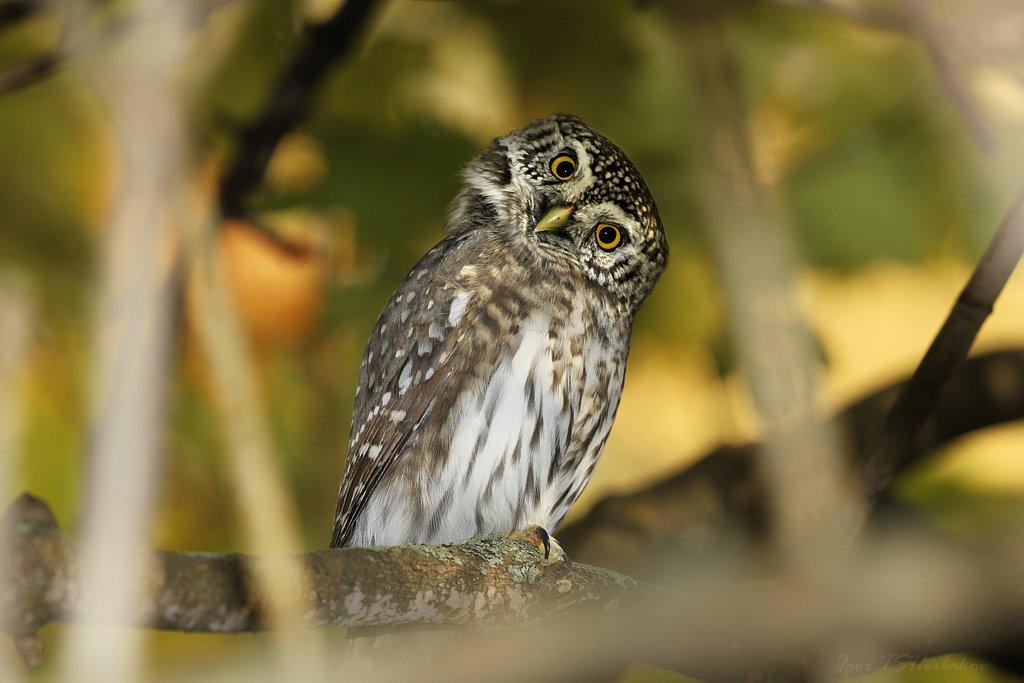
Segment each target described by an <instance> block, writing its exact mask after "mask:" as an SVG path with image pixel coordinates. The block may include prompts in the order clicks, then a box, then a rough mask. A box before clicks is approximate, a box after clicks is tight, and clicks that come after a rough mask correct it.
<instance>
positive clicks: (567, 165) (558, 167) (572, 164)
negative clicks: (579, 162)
mask: <svg viewBox="0 0 1024 683" xmlns="http://www.w3.org/2000/svg"><path fill="white" fill-rule="evenodd" d="M548 168H550V169H551V175H553V176H555V177H556V178H558V179H559V180H561V181H563V182H564V181H566V180H569V179H570V178H572V177H573V176H574V175H576V160H575V159H573V158H572V157H571V156H569V155H568V154H559V155H558V156H557V157H555V158H554V159H552V160H551V163H550V164H549V165H548Z"/></svg>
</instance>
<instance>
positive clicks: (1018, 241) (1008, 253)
mask: <svg viewBox="0 0 1024 683" xmlns="http://www.w3.org/2000/svg"><path fill="white" fill-rule="evenodd" d="M1022 255H1024V191H1021V193H1020V194H1019V195H1018V196H1017V199H1016V200H1015V201H1014V203H1013V206H1012V207H1011V208H1010V211H1009V213H1008V214H1007V215H1006V217H1005V218H1004V219H1003V222H1002V225H1000V227H999V230H998V231H997V232H996V234H995V236H994V237H993V238H992V242H991V243H990V244H989V246H988V249H987V250H986V251H985V255H984V256H982V258H981V261H980V262H979V263H978V265H977V267H976V268H975V269H974V273H973V274H972V275H971V278H970V280H968V281H967V284H966V285H965V286H964V288H963V290H962V291H961V292H960V296H959V297H958V298H957V300H956V303H955V304H954V305H953V308H952V310H951V311H950V312H949V315H948V316H947V317H946V321H945V322H944V323H943V325H942V328H941V329H940V330H939V332H938V334H937V335H936V336H935V339H934V340H933V341H932V344H931V346H930V347H929V348H928V351H927V352H926V353H925V356H924V358H923V359H922V360H921V363H920V364H919V365H918V367H917V369H916V370H915V371H914V374H913V375H912V376H911V377H910V380H909V381H908V382H907V383H906V385H905V386H904V387H903V389H902V390H901V391H900V395H899V397H898V398H897V399H896V403H895V404H894V405H893V407H892V410H890V411H889V414H888V415H887V416H886V419H885V423H884V424H883V425H882V427H881V429H880V430H879V431H878V433H877V435H876V436H875V437H874V439H873V440H872V441H871V442H870V443H869V445H868V448H867V451H866V454H865V456H864V474H865V486H866V487H867V493H868V495H869V496H872V497H875V498H877V497H878V495H880V494H881V492H882V491H883V490H884V489H885V487H886V486H887V485H888V483H889V480H890V479H891V478H892V475H893V473H894V472H896V470H897V469H899V468H900V467H901V466H903V465H905V464H906V463H908V462H909V461H910V460H911V459H912V458H913V452H912V445H913V442H914V439H915V438H916V436H917V433H918V432H919V431H920V430H921V428H922V426H923V425H924V423H925V422H926V421H927V419H928V417H929V416H930V415H931V414H932V411H933V410H934V409H935V405H936V404H937V403H938V401H939V398H940V397H941V395H942V391H943V389H944V388H945V386H946V384H947V383H948V382H949V380H950V378H951V377H952V376H953V373H954V372H955V371H956V369H957V368H958V367H959V366H960V365H961V364H963V362H964V360H965V359H966V358H967V353H968V351H970V349H971V345H972V344H973V343H974V338H975V337H976V336H977V335H978V331H979V330H980V329H981V325H982V323H984V322H985V320H986V319H987V318H988V316H989V314H991V313H992V307H993V306H994V305H995V302H996V299H998V298H999V295H1000V294H1001V293H1002V291H1003V287H1005V286H1006V282H1007V280H1009V279H1010V275H1011V274H1012V273H1013V271H1014V269H1015V268H1016V267H1017V263H1018V262H1019V261H1020V259H1021V256H1022Z"/></svg>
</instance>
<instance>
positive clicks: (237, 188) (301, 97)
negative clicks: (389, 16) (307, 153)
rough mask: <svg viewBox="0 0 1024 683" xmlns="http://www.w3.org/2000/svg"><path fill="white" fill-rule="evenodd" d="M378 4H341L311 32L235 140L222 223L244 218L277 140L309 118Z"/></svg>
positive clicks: (370, 0) (361, 0)
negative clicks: (315, 100) (329, 78)
mask: <svg viewBox="0 0 1024 683" xmlns="http://www.w3.org/2000/svg"><path fill="white" fill-rule="evenodd" d="M380 4H381V3H380V2H379V0H345V1H344V2H343V3H342V5H341V7H339V8H338V9H337V10H336V11H335V13H334V14H333V15H332V16H331V17H330V18H329V19H327V20H326V21H324V22H322V23H319V24H314V25H312V26H310V27H309V28H308V29H307V31H306V39H305V41H304V42H303V43H302V46H301V47H300V48H299V50H298V52H296V54H295V56H294V57H293V58H292V61H291V63H290V64H289V65H288V67H287V68H286V69H285V70H284V72H283V73H282V74H281V75H280V77H279V78H278V80H277V83H276V84H275V85H274V87H273V88H272V89H271V92H270V94H269V96H268V97H267V100H266V104H265V105H264V107H263V110H262V111H261V112H260V113H259V115H258V116H257V117H256V119H255V120H254V121H253V122H252V123H250V124H249V125H248V126H246V127H245V128H244V129H243V130H242V132H241V135H240V139H239V142H238V149H237V150H236V152H235V156H234V158H233V159H232V160H231V162H230V163H229V164H228V168H227V171H226V172H225V174H224V179H223V181H222V182H221V187H220V209H221V212H222V214H223V215H224V217H226V218H234V217H238V216H240V215H242V214H244V213H245V207H246V203H247V201H248V199H249V197H250V196H251V195H252V194H253V192H255V191H256V189H257V187H258V186H259V184H260V182H261V181H262V179H263V174H264V172H265V171H266V168H267V164H268V163H269V162H270V157H271V155H272V154H273V152H274V149H275V148H276V147H277V145H278V143H280V142H281V139H282V138H284V136H285V135H287V134H288V133H289V132H291V131H292V130H293V129H294V128H295V127H296V126H297V125H299V123H301V122H302V120H303V119H304V118H305V117H306V115H307V114H308V113H309V108H310V106H312V103H313V98H314V97H315V96H316V94H317V92H318V91H319V90H320V87H321V86H322V85H323V83H324V81H325V80H326V77H327V76H328V74H330V72H331V68H332V67H333V66H334V65H335V64H337V63H338V62H340V61H341V60H342V59H344V57H345V56H346V55H348V54H349V53H350V52H351V51H352V49H353V48H354V47H355V44H356V42H357V41H358V39H359V36H360V35H361V33H362V31H363V29H365V28H366V26H367V24H368V23H369V21H370V19H371V18H372V17H373V15H374V12H375V10H376V9H377V7H378V6H379V5H380Z"/></svg>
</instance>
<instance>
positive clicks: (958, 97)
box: [901, 0, 995, 152]
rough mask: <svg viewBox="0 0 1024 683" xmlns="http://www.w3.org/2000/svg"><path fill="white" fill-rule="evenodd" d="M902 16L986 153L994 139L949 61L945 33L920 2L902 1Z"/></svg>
mask: <svg viewBox="0 0 1024 683" xmlns="http://www.w3.org/2000/svg"><path fill="white" fill-rule="evenodd" d="M901 3H902V5H903V9H904V14H905V16H906V18H907V26H908V28H909V32H910V33H911V34H912V35H913V36H915V37H916V38H917V39H918V40H919V41H920V42H921V45H922V46H923V47H924V50H925V53H926V54H927V55H928V58H929V60H930V61H931V63H932V68H933V69H934V70H935V75H936V77H937V78H938V79H939V85H940V86H941V87H942V89H943V91H945V93H946V97H947V98H948V99H949V101H950V102H951V103H952V105H953V107H954V108H955V109H957V111H959V112H960V116H961V118H962V119H963V120H964V124H965V125H966V126H967V130H968V131H970V133H971V136H972V137H973V138H974V141H975V142H976V143H977V144H978V146H979V147H981V148H982V149H983V150H985V151H987V152H991V151H992V150H993V149H994V148H995V136H994V135H993V134H992V131H991V130H990V128H989V125H988V123H987V122H986V120H985V117H984V116H983V115H982V113H981V111H980V110H979V109H978V106H977V104H976V103H975V101H974V97H973V96H972V95H971V92H970V89H969V88H968V87H967V85H966V84H965V83H964V82H963V78H961V76H960V74H959V73H958V72H957V68H956V66H955V65H954V64H953V62H952V60H951V59H950V55H949V50H948V49H947V45H948V44H949V40H948V39H947V38H946V36H945V35H944V34H945V31H944V30H943V29H942V28H941V27H939V26H938V25H936V23H935V22H934V21H932V18H931V16H930V14H929V12H928V10H927V9H926V8H925V7H924V5H923V4H922V3H921V1H920V0H901Z"/></svg>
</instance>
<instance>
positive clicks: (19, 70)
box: [0, 0, 235, 96]
mask: <svg viewBox="0 0 1024 683" xmlns="http://www.w3.org/2000/svg"><path fill="white" fill-rule="evenodd" d="M234 1H235V0H196V7H195V8H193V11H192V12H191V13H190V21H191V22H192V27H193V28H194V27H195V26H199V25H201V24H202V23H203V22H204V21H205V20H206V18H207V17H208V16H209V15H210V13H211V12H212V11H213V10H215V9H217V8H218V7H220V6H222V5H226V4H228V3H231V2H234ZM29 4H34V5H36V6H37V7H38V8H39V9H42V8H43V7H44V6H45V5H46V3H42V2H36V3H29ZM2 7H3V6H0V28H2V26H3V14H2ZM142 15H143V12H142V11H140V10H130V11H126V12H124V13H122V14H119V15H115V16H114V17H112V18H110V19H108V20H106V21H105V22H104V23H103V24H102V25H101V26H99V27H83V26H74V27H72V29H71V30H70V31H67V32H65V34H66V35H65V40H64V41H63V42H62V43H61V44H60V45H59V46H58V47H56V48H55V49H53V50H50V51H47V52H44V53H42V54H40V55H37V56H35V57H31V58H29V59H27V60H25V61H23V62H21V63H20V64H16V65H14V66H12V67H9V68H7V69H6V70H4V71H0V96H2V95H6V94H7V93H10V92H14V91H17V90H20V89H22V88H27V87H28V86H30V85H34V84H36V83H38V82H40V81H42V80H44V79H46V78H48V77H49V76H52V75H54V74H56V73H57V72H58V71H60V70H62V69H64V68H67V67H69V66H71V65H73V64H75V63H76V62H77V61H78V60H80V59H84V58H87V57H90V56H92V55H93V54H95V53H96V52H98V51H99V50H101V49H103V48H104V47H106V46H108V45H109V44H110V43H112V42H117V41H119V40H121V39H123V38H125V37H126V36H127V35H128V33H129V32H130V30H131V29H133V28H135V27H136V26H138V25H139V24H140V23H141V20H142V19H144V17H143V16H142Z"/></svg>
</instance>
